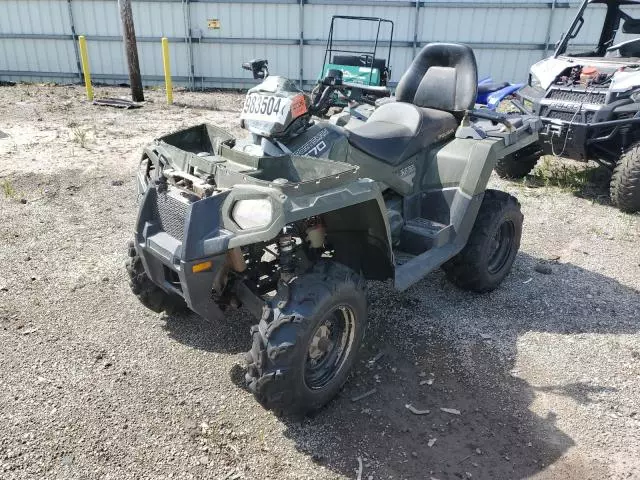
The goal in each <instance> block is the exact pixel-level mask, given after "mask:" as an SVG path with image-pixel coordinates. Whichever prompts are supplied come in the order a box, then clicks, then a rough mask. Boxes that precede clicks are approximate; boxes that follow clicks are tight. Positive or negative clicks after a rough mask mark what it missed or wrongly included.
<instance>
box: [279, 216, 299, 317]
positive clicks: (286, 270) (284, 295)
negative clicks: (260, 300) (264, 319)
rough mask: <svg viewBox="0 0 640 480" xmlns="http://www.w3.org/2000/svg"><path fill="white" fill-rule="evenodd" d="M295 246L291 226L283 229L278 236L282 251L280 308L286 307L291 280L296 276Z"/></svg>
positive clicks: (280, 250)
mask: <svg viewBox="0 0 640 480" xmlns="http://www.w3.org/2000/svg"><path fill="white" fill-rule="evenodd" d="M295 247H296V241H295V240H294V239H293V236H292V235H291V227H289V226H286V227H284V228H283V229H282V234H281V235H280V236H279V237H278V250H279V253H280V279H279V280H278V299H277V301H276V304H277V306H278V308H284V307H285V306H286V304H287V303H288V302H289V281H290V280H291V279H292V278H293V277H294V272H295V267H296V266H295V255H294V253H295Z"/></svg>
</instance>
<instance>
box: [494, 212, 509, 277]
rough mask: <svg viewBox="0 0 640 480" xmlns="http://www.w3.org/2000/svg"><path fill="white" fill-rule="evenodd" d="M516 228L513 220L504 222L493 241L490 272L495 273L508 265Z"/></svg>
mask: <svg viewBox="0 0 640 480" xmlns="http://www.w3.org/2000/svg"><path fill="white" fill-rule="evenodd" d="M515 234H516V228H515V226H514V224H513V222H512V221H510V220H507V221H505V222H502V224H501V225H500V227H499V228H498V231H497V232H496V234H495V235H494V237H493V239H492V242H491V250H490V253H489V273H490V274H492V275H494V274H496V273H498V272H499V271H500V270H502V268H503V267H504V266H505V265H506V263H507V261H508V260H509V256H510V255H511V250H512V249H513V239H514V237H515Z"/></svg>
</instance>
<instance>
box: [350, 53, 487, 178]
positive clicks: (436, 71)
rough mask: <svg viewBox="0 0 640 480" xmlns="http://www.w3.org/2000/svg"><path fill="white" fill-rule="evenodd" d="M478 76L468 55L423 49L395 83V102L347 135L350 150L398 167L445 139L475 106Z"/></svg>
mask: <svg viewBox="0 0 640 480" xmlns="http://www.w3.org/2000/svg"><path fill="white" fill-rule="evenodd" d="M477 91H478V71H477V67H476V58H475V56H474V54H473V50H471V48H470V47H468V46H466V45H460V44H455V43H432V44H429V45H427V46H426V47H424V48H423V49H422V50H421V51H420V53H419V54H418V56H417V57H416V58H415V59H414V60H413V62H412V63H411V65H410V66H409V69H408V70H407V71H406V72H405V74H404V75H403V76H402V78H401V79H400V82H399V83H398V88H397V89H396V102H391V103H386V104H384V105H382V106H380V107H378V108H377V109H376V110H375V111H374V112H373V114H372V115H371V117H369V120H368V121H367V122H366V123H364V124H362V125H358V126H357V127H354V128H352V129H351V131H350V132H348V133H347V135H348V139H349V143H350V144H351V145H353V146H354V147H355V148H358V149H359V150H362V151H363V152H365V153H367V154H369V155H371V156H373V157H375V158H377V159H379V160H381V161H382V162H384V163H388V164H389V165H394V166H395V165H398V164H399V163H401V162H403V161H404V160H406V159H408V158H409V157H411V156H412V155H415V154H416V153H418V152H419V151H420V150H422V149H425V148H426V147H428V146H429V145H432V144H434V143H437V142H441V141H443V140H446V139H447V138H449V137H450V136H451V135H453V133H454V132H455V129H456V128H457V126H458V123H459V121H460V119H461V118H462V114H463V113H464V111H465V110H470V109H472V108H473V106H474V105H475V100H476V96H477Z"/></svg>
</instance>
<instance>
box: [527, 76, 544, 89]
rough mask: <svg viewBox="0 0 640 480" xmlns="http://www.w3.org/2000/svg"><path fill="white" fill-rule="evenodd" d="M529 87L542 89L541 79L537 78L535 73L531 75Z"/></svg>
mask: <svg viewBox="0 0 640 480" xmlns="http://www.w3.org/2000/svg"><path fill="white" fill-rule="evenodd" d="M529 86H530V87H533V88H542V83H540V79H539V78H538V77H536V76H535V75H534V74H533V73H530V74H529Z"/></svg>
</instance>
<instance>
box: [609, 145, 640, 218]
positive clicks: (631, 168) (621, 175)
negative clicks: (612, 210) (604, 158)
mask: <svg viewBox="0 0 640 480" xmlns="http://www.w3.org/2000/svg"><path fill="white" fill-rule="evenodd" d="M610 195H611V202H612V203H613V204H614V205H615V206H616V207H618V208H619V209H620V210H622V211H623V212H629V213H631V212H637V211H639V210H640V142H637V143H635V144H633V145H631V146H630V147H629V148H628V149H627V150H626V151H625V152H624V153H623V154H622V157H620V160H619V161H618V163H617V165H616V168H615V169H614V171H613V176H612V177H611V191H610Z"/></svg>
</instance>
